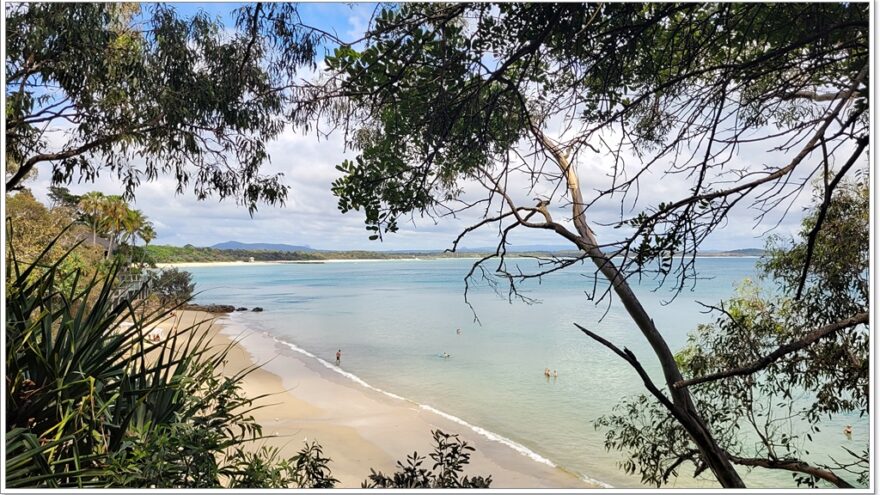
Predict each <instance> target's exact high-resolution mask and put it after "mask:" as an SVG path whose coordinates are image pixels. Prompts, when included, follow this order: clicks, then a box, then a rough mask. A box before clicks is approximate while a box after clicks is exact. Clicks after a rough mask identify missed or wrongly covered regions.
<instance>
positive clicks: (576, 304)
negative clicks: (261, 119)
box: [186, 258, 868, 487]
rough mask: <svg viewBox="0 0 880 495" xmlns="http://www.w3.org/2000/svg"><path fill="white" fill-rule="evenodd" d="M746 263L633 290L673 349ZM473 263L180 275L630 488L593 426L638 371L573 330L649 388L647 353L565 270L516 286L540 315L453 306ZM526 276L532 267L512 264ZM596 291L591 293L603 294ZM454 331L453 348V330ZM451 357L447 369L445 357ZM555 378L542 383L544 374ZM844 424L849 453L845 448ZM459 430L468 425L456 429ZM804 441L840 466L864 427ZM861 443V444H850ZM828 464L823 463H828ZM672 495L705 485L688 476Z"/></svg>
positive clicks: (631, 387) (295, 337) (365, 375)
mask: <svg viewBox="0 0 880 495" xmlns="http://www.w3.org/2000/svg"><path fill="white" fill-rule="evenodd" d="M755 261H756V260H755V259H754V258H701V259H699V260H698V261H697V270H698V273H700V274H701V277H706V279H704V280H700V281H698V283H697V286H696V290H694V291H690V290H689V291H686V292H683V293H682V294H680V295H679V296H678V298H676V299H675V300H674V301H672V302H671V303H669V304H664V302H665V301H666V300H667V299H669V296H670V293H669V292H668V291H666V290H660V291H656V292H654V291H652V290H651V289H653V288H654V287H655V286H656V283H655V282H653V281H646V282H645V283H644V284H643V286H641V287H636V292H637V293H638V295H639V297H640V298H641V300H642V302H643V304H644V306H645V308H646V309H647V311H648V313H649V314H651V315H652V317H653V318H654V320H655V322H656V324H657V327H658V328H659V329H660V331H661V332H662V333H663V334H664V336H665V337H666V339H667V341H668V342H669V345H670V347H671V348H672V349H678V348H680V347H681V346H682V345H683V344H684V343H685V340H686V336H687V333H688V331H690V330H692V329H694V328H695V327H696V325H697V324H699V323H703V322H708V321H710V320H711V319H712V317H711V316H709V315H706V314H703V313H702V307H701V306H699V305H698V304H696V302H695V301H696V300H699V301H701V302H704V303H716V302H718V301H720V300H721V299H724V298H727V297H729V296H730V295H731V294H732V293H733V289H734V287H735V286H736V285H737V284H738V283H739V281H740V280H742V279H743V278H745V277H754V275H755ZM471 263H472V260H460V259H459V260H452V259H449V260H418V261H416V260H413V261H411V260H395V261H374V262H373V261H371V262H347V263H324V264H279V265H259V266H248V265H244V266H231V267H197V268H186V270H188V271H190V272H192V273H193V276H194V279H195V281H196V283H197V290H199V291H200V293H199V295H198V296H197V297H196V302H204V303H218V304H233V305H236V306H246V307H249V308H252V307H254V306H261V307H263V308H264V309H265V311H264V312H262V313H251V312H248V313H236V314H235V315H234V317H233V318H234V320H235V321H237V322H239V323H241V324H243V325H245V326H247V327H248V328H251V329H253V330H259V331H265V332H268V333H270V334H272V335H273V336H275V337H276V338H278V339H280V340H284V341H287V342H290V343H291V344H294V345H295V346H297V347H299V348H301V349H303V350H305V351H307V352H308V353H311V354H314V355H315V356H317V357H320V358H323V359H324V360H326V361H328V362H332V361H333V360H334V355H335V353H336V350H337V349H341V350H342V353H343V355H342V369H343V370H345V371H347V372H349V373H352V374H354V375H356V376H357V377H359V378H360V379H362V380H363V381H365V382H367V383H369V384H370V385H372V386H374V387H377V388H380V389H382V390H385V391H388V392H391V393H393V394H397V395H400V396H403V397H406V398H408V399H410V400H413V401H415V402H418V403H420V404H423V405H424V406H425V407H432V408H436V409H438V410H440V411H442V412H444V413H446V414H449V415H453V416H455V417H457V418H460V419H461V420H462V421H464V422H466V423H468V424H470V425H474V426H477V427H480V428H483V429H485V430H488V432H492V433H493V434H497V435H499V436H502V437H504V438H506V439H509V440H510V441H511V442H512V443H515V444H517V445H521V446H524V447H525V448H527V449H528V450H530V451H532V452H534V453H536V454H537V455H538V456H540V457H542V458H546V459H549V460H550V461H552V462H553V463H555V464H557V465H559V466H560V467H563V468H564V469H567V470H569V471H572V472H574V473H576V474H578V475H579V476H582V477H584V478H587V479H594V480H599V481H601V482H605V483H608V484H611V485H613V486H640V484H639V480H638V478H637V477H635V476H628V475H626V474H625V473H623V471H621V470H620V469H619V468H618V467H617V462H618V461H619V460H620V459H621V458H622V457H621V455H620V453H618V452H607V451H606V450H605V448H604V445H603V442H604V432H602V431H596V429H595V428H594V427H593V421H594V420H595V419H596V418H598V417H599V416H601V415H604V414H608V413H610V412H611V410H612V407H613V406H614V405H615V404H616V403H617V402H618V400H619V399H621V398H623V397H626V396H631V395H634V394H639V393H643V392H644V390H643V388H642V385H641V382H640V380H639V379H638V377H637V376H636V374H635V372H634V371H633V370H632V369H631V368H630V367H629V366H628V365H627V364H626V363H624V362H623V361H622V360H621V359H620V358H618V357H617V356H615V355H614V354H612V353H611V352H610V351H608V350H607V349H605V348H604V347H602V346H601V345H599V344H598V343H596V342H594V341H592V340H591V339H589V338H587V337H586V336H585V335H584V334H583V333H581V332H580V331H579V330H577V329H576V328H575V327H574V326H573V323H574V322H577V323H579V324H581V325H582V326H584V327H586V328H588V329H590V330H593V331H596V332H597V333H599V334H601V335H602V336H604V337H605V338H607V339H608V340H610V341H611V342H613V343H615V344H616V345H617V346H618V347H621V348H623V347H627V348H629V349H631V350H632V351H633V352H634V353H635V354H636V356H637V357H638V358H639V359H640V360H641V362H642V363H643V365H644V366H645V367H646V368H647V369H648V370H649V372H651V373H652V374H653V375H654V376H658V375H659V373H658V370H659V366H658V365H657V364H656V361H655V360H654V359H652V358H653V354H652V353H651V352H650V349H649V348H648V345H647V343H646V342H645V341H644V339H643V338H642V336H641V334H640V333H639V332H638V331H637V329H636V328H635V326H634V325H633V324H632V323H631V321H630V320H629V318H628V316H627V315H626V313H625V311H624V310H623V308H622V307H621V305H620V304H619V302H617V301H616V300H615V301H613V302H612V303H611V305H610V306H609V305H608V304H607V301H606V302H603V303H600V304H599V305H598V306H597V305H596V304H595V303H592V302H590V301H588V300H587V298H586V296H585V294H584V291H585V290H590V289H591V288H592V277H591V276H590V275H591V274H592V270H590V269H589V267H588V266H583V267H572V268H570V269H569V270H567V271H563V272H560V273H556V274H553V275H551V276H549V277H545V278H544V279H543V280H542V281H541V283H540V284H539V283H538V282H537V281H530V282H529V283H527V284H525V288H526V289H527V290H528V294H529V295H530V296H532V297H535V298H538V299H540V300H541V303H539V304H531V305H530V304H525V303H522V302H514V303H513V304H510V303H508V301H507V300H506V299H503V298H500V297H499V296H498V295H496V294H495V293H494V292H493V291H492V290H491V289H490V288H488V287H485V286H482V287H476V288H472V291H471V292H470V295H469V298H470V301H471V303H472V304H473V306H474V309H475V310H476V313H477V316H478V317H479V320H480V324H477V323H475V322H474V314H473V313H472V312H471V309H470V308H469V307H468V306H467V304H466V303H465V301H464V298H463V290H464V282H463V277H464V276H465V274H467V272H468V269H469V267H470V264H471ZM519 263H521V264H522V265H524V266H534V265H533V264H534V262H533V261H531V260H521V261H519ZM600 290H601V289H600ZM457 328H461V330H462V333H461V335H458V334H457V333H456V329H457ZM444 352H445V353H449V354H450V355H451V357H450V358H443V357H442V354H443V353H444ZM545 368H550V369H552V370H557V371H558V374H559V377H558V378H556V379H554V378H550V379H547V378H546V377H545V376H544V375H543V370H544V369H545ZM846 423H851V424H853V426H854V428H855V434H854V436H853V440H852V441H847V440H846V439H844V438H842V437H843V435H842V433H841V430H842V428H843V425H844V424H846ZM463 427H464V426H463ZM821 427H822V432H820V433H819V434H817V435H814V439H815V440H816V441H815V442H814V443H815V445H814V446H813V448H811V449H810V450H811V452H813V455H814V456H819V458H826V457H825V456H826V455H827V453H834V454H835V455H840V454H842V453H843V451H842V449H841V448H840V445H841V444H844V445H846V446H847V447H849V448H850V449H854V450H856V449H857V450H861V448H862V447H863V444H865V443H866V441H865V439H867V435H868V421H867V418H861V419H860V418H857V417H855V416H849V417H837V418H833V419H831V420H828V421H827V422H825V423H823V424H822V425H821ZM860 440H861V441H860ZM826 460H827V459H826ZM681 474H682V475H681V476H680V477H679V479H678V480H676V481H675V482H674V483H671V484H670V486H678V487H686V486H713V483H712V482H711V481H707V480H694V479H693V478H691V477H690V476H688V475H687V473H681ZM745 476H746V478H747V483H748V484H749V485H750V486H790V484H791V475H790V473H780V472H777V473H767V472H766V471H763V470H761V471H754V472H753V473H750V474H745Z"/></svg>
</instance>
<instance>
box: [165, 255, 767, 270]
mask: <svg viewBox="0 0 880 495" xmlns="http://www.w3.org/2000/svg"><path fill="white" fill-rule="evenodd" d="M507 258H508V259H535V258H533V257H531V256H507ZM696 258H700V259H702V258H706V259H743V258H745V259H760V258H761V257H760V256H717V255H710V254H707V255H702V256H696ZM479 259H481V258H480V257H479V256H461V257H430V256H425V257H414V258H345V259H326V260H274V261H181V262H177V263H156V268H200V267H204V268H209V267H223V266H268V265H321V264H327V263H371V262H391V261H445V260H479Z"/></svg>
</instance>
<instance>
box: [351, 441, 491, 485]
mask: <svg viewBox="0 0 880 495" xmlns="http://www.w3.org/2000/svg"><path fill="white" fill-rule="evenodd" d="M431 435H433V438H434V451H433V452H431V453H430V454H428V458H430V461H429V460H428V458H426V457H424V456H421V455H419V454H418V453H417V452H413V453H412V455H409V456H407V458H406V461H405V462H404V461H397V471H395V472H393V473H391V474H384V473H382V472H381V471H376V470H373V469H370V476H369V477H368V478H367V479H366V480H365V481H364V482H363V483H362V484H361V488H459V489H460V488H489V487H490V485H491V484H492V476H485V477H484V476H468V475H465V474H463V471H464V468H465V466H466V465H467V464H468V462H469V461H470V457H471V452H473V451H474V448H473V447H472V446H470V445H468V443H467V442H465V441H464V440H462V439H461V438H459V436H458V435H454V434H449V433H444V432H442V431H440V430H434V431H432V432H431ZM431 462H433V464H431ZM426 463H427V464H426ZM426 465H431V468H430V469H428V468H427V467H425V466H426Z"/></svg>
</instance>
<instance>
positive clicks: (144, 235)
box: [137, 221, 156, 244]
mask: <svg viewBox="0 0 880 495" xmlns="http://www.w3.org/2000/svg"><path fill="white" fill-rule="evenodd" d="M137 235H138V237H140V238H141V239H143V241H144V244H149V243H150V242H151V241H152V240H153V239H155V238H156V230H155V229H154V228H153V224H152V223H151V222H150V221H146V222H144V225H143V226H142V227H141V228H140V229H139V230H138V232H137Z"/></svg>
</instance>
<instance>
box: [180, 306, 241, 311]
mask: <svg viewBox="0 0 880 495" xmlns="http://www.w3.org/2000/svg"><path fill="white" fill-rule="evenodd" d="M183 309H188V310H192V311H204V312H206V313H232V312H233V311H235V306H232V305H230V304H187V305H186V306H184V308H183Z"/></svg>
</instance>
